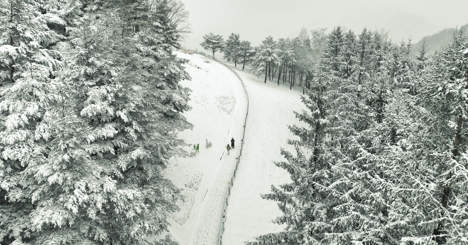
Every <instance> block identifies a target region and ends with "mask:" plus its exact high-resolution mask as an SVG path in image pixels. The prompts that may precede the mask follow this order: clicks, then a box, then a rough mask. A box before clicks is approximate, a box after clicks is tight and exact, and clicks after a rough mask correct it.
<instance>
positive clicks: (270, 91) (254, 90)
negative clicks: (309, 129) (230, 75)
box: [222, 71, 304, 245]
mask: <svg viewBox="0 0 468 245" xmlns="http://www.w3.org/2000/svg"><path fill="white" fill-rule="evenodd" d="M238 74H239V75H240V76H241V77H242V78H243V80H244V82H245V84H246V89H247V93H248V95H249V100H250V105H249V117H248V118H247V125H246V132H245V139H246V141H245V142H244V149H243V152H242V159H241V162H240V164H239V166H238V170H237V172H236V178H235V180H234V186H233V187H232V189H231V195H230V197H229V205H228V208H227V214H226V223H225V227H224V228H225V231H224V234H223V241H222V244H226V245H240V244H244V242H245V241H252V240H253V238H254V237H256V236H259V235H264V234H267V233H270V232H278V231H282V230H283V229H284V227H283V226H280V225H276V224H273V223H272V220H273V219H275V218H276V217H278V216H280V215H281V214H282V213H281V211H280V210H279V209H278V206H277V204H276V203H275V202H273V201H267V200H264V199H262V198H261V196H260V194H265V193H270V190H271V185H272V184H274V185H280V184H282V183H287V182H291V180H290V178H289V174H288V173H287V172H286V171H285V170H283V169H281V168H278V167H276V165H274V164H273V162H274V161H282V160H283V159H284V158H283V157H282V156H281V155H280V147H283V148H286V149H287V150H293V148H292V147H291V146H289V145H287V140H288V139H293V135H292V134H291V132H290V131H289V129H288V128H287V125H292V124H298V123H299V122H298V120H297V119H296V118H295V115H294V113H293V110H295V111H301V110H302V109H303V108H304V105H303V104H302V103H301V101H300V95H299V93H298V92H297V91H294V90H292V91H291V90H289V89H288V88H286V87H283V86H277V85H276V84H274V83H272V82H267V84H265V83H263V82H262V81H260V79H258V78H256V77H255V76H253V75H251V74H247V73H243V72H240V71H239V72H238Z"/></svg>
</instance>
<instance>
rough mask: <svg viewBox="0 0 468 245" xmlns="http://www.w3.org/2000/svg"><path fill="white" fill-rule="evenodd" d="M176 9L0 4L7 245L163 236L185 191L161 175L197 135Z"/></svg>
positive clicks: (1, 208)
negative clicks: (186, 139)
mask: <svg viewBox="0 0 468 245" xmlns="http://www.w3.org/2000/svg"><path fill="white" fill-rule="evenodd" d="M177 4H179V5H177ZM174 6H179V7H180V3H179V2H175V3H174V2H172V0H155V1H140V0H119V1H99V0H76V1H62V0H57V1H42V0H8V1H1V2H0V12H1V15H2V16H4V17H7V18H1V19H0V34H1V36H0V92H1V93H0V154H1V155H0V187H1V188H0V243H1V244H140V243H141V242H142V241H144V240H148V239H149V238H150V237H154V236H157V235H159V234H161V233H162V232H164V231H166V230H167V227H168V222H167V216H168V215H169V214H170V213H171V212H173V211H175V210H177V209H178V207H177V206H176V205H175V200H176V199H177V198H178V195H179V190H178V189H177V188H176V187H175V186H174V185H173V184H172V183H171V182H170V181H169V180H167V179H165V178H164V177H163V176H162V169H163V168H164V167H165V166H166V164H167V163H168V159H169V158H170V157H172V156H174V155H175V154H179V153H182V150H181V148H180V147H179V146H181V145H182V144H183V142H182V141H181V140H179V139H177V137H176V134H177V132H179V131H181V130H184V129H187V128H190V127H191V125H190V123H188V122H187V121H186V119H185V118H184V117H183V116H182V115H181V113H182V112H184V111H186V110H189V109H190V107H189V106H188V105H187V101H188V92H189V91H188V90H187V89H185V88H182V87H180V86H179V82H180V81H181V80H183V79H188V78H189V76H188V74H187V73H186V72H185V71H184V69H183V66H182V63H183V61H182V60H179V59H178V58H176V57H175V55H173V54H172V50H173V49H176V48H178V47H179V42H180V38H181V33H180V32H181V29H180V27H179V26H178V23H183V22H184V20H183V17H182V20H181V19H179V20H177V19H174V18H175V17H174V13H175V12H177V10H174ZM182 9H183V8H182ZM182 34H183V33H182ZM157 244H174V243H173V242H172V241H170V239H169V238H166V239H165V240H161V241H160V242H157Z"/></svg>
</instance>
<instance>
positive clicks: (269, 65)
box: [268, 61, 271, 80]
mask: <svg viewBox="0 0 468 245" xmlns="http://www.w3.org/2000/svg"><path fill="white" fill-rule="evenodd" d="M268 79H269V80H271V61H268Z"/></svg>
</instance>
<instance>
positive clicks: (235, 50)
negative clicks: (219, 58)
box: [224, 33, 241, 67]
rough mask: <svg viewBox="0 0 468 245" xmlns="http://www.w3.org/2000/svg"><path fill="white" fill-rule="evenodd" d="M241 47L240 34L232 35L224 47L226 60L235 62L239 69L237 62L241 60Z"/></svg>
mask: <svg viewBox="0 0 468 245" xmlns="http://www.w3.org/2000/svg"><path fill="white" fill-rule="evenodd" d="M240 45H241V41H240V36H239V34H234V33H232V34H231V35H230V36H229V38H228V39H227V40H226V45H225V46H224V58H225V59H226V60H227V61H229V62H230V61H233V62H234V66H235V67H237V62H238V61H239V60H240Z"/></svg>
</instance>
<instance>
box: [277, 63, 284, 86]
mask: <svg viewBox="0 0 468 245" xmlns="http://www.w3.org/2000/svg"><path fill="white" fill-rule="evenodd" d="M282 68H283V64H281V66H280V67H278V86H279V81H280V77H281V69H282Z"/></svg>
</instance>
